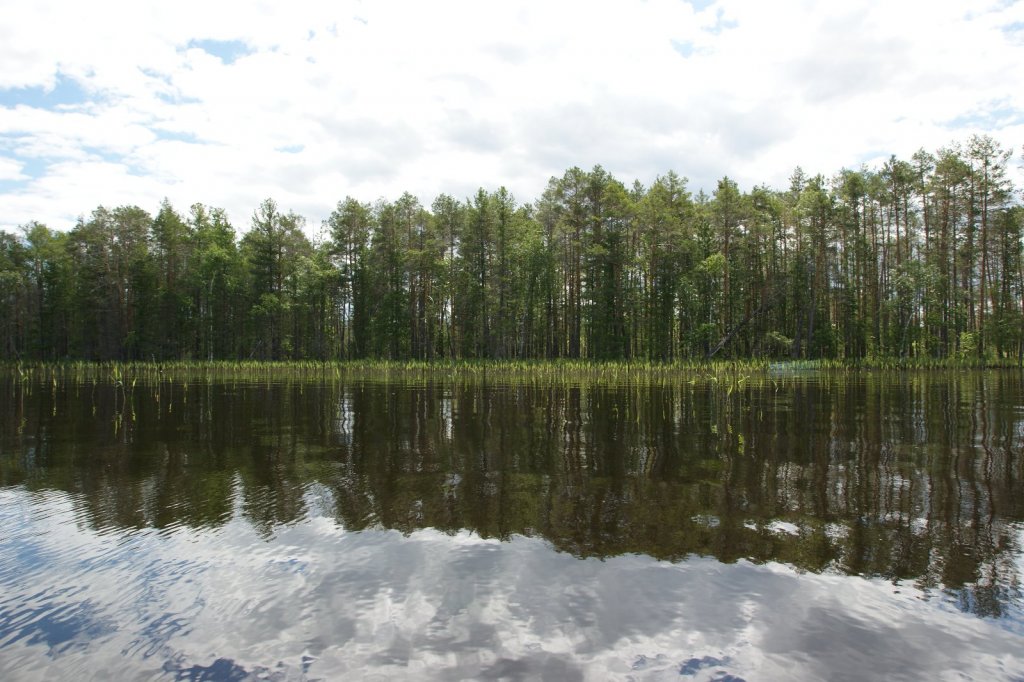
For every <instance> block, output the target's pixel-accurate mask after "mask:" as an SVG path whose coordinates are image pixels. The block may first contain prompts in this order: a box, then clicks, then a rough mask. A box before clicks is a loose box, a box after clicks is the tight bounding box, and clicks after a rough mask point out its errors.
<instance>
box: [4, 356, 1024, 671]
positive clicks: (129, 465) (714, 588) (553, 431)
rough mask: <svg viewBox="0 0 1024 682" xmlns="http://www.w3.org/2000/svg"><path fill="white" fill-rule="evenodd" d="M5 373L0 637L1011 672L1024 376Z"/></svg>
mask: <svg viewBox="0 0 1024 682" xmlns="http://www.w3.org/2000/svg"><path fill="white" fill-rule="evenodd" d="M3 390H4V393H3V395H4V396H6V397H5V401H9V402H10V404H11V405H12V406H13V407H14V409H13V410H4V411H3V413H4V414H3V416H2V417H0V420H2V421H0V426H2V429H3V432H2V437H0V447H2V451H0V486H2V487H0V493H2V495H3V499H2V502H0V504H2V507H0V508H2V509H3V518H2V519H0V527H2V528H4V529H5V530H4V533H5V534H4V535H3V536H2V537H0V559H2V561H3V563H2V564H0V583H2V585H3V587H4V588H5V591H6V593H7V594H8V595H10V596H8V597H5V598H4V601H3V602H2V604H0V658H3V659H4V660H5V661H13V660H21V659H20V658H19V657H21V656H24V661H28V660H31V657H32V655H34V654H32V655H30V653H29V652H30V651H36V650H37V649H39V648H40V647H43V648H46V650H47V651H49V652H50V656H51V658H59V657H61V656H67V654H68V653H69V652H74V651H76V648H77V649H88V650H89V660H90V661H99V660H107V659H106V658H104V657H103V656H102V655H100V653H98V652H102V651H103V646H104V645H103V644H102V643H104V642H109V645H110V647H111V652H113V649H115V648H116V649H117V651H118V655H119V656H121V657H124V656H127V657H129V658H130V659H133V660H135V659H138V660H149V659H150V658H153V659H154V660H155V661H158V662H159V663H158V664H157V663H154V665H157V667H159V671H158V672H160V671H162V673H164V674H166V675H168V676H171V677H176V678H178V679H242V678H244V677H245V676H247V675H253V676H259V675H263V676H271V677H273V676H274V675H279V676H283V677H284V678H288V677H296V676H297V677H301V676H303V675H307V674H308V675H310V676H313V677H316V676H321V677H322V676H324V675H325V674H326V673H325V672H324V671H333V673H338V674H340V673H341V672H346V673H347V674H354V675H356V676H359V675H365V674H369V673H370V672H374V671H376V672H380V671H390V672H386V674H398V675H399V676H408V677H415V676H416V674H417V671H419V672H420V673H423V672H424V671H430V672H431V675H432V676H433V675H435V674H436V673H437V672H438V671H445V672H444V674H443V675H437V676H438V677H450V678H452V679H459V678H460V676H461V677H466V676H470V677H488V676H491V677H511V678H517V677H524V676H526V677H529V676H539V677H542V678H544V677H547V678H551V679H567V678H572V677H573V676H574V675H578V676H584V675H585V676H588V677H589V676H594V675H596V676H598V677H603V676H607V675H634V676H639V677H643V676H653V677H658V676H659V675H662V674H666V675H669V674H670V676H672V677H677V676H679V675H683V676H685V677H687V678H690V677H692V678H696V679H701V678H709V677H715V679H723V677H722V676H723V675H726V674H728V675H734V676H736V677H741V676H744V675H746V676H748V677H750V676H751V675H752V676H753V677H752V679H753V678H759V677H770V675H768V674H767V673H766V672H764V671H765V670H775V671H776V673H777V674H779V675H782V676H791V675H793V674H795V672H794V671H796V672H799V674H798V675H796V676H798V677H799V676H806V677H812V678H813V677H815V676H821V677H832V678H841V677H843V674H842V673H843V671H850V672H851V674H853V671H859V672H857V673H856V674H854V676H855V677H862V678H863V677H864V676H865V675H867V676H871V675H868V674H867V671H875V672H876V673H878V674H883V673H885V672H886V671H892V670H893V669H898V668H893V667H892V666H894V665H896V666H899V665H900V664H901V663H900V661H902V665H906V664H907V662H908V661H910V660H913V665H914V666H918V668H919V669H918V670H917V671H911V673H912V674H910V676H911V677H917V676H922V677H923V676H926V675H925V673H926V672H927V671H929V670H931V671H933V672H936V673H937V672H940V671H943V670H947V671H948V670H953V669H958V670H963V671H967V672H970V671H974V672H975V673H976V672H978V671H987V673H986V674H993V675H995V676H996V677H1000V676H1004V674H1009V672H1012V671H1017V672H1014V673H1013V674H1021V668H1020V666H1021V660H1020V658H1019V655H1018V657H1017V658H1014V657H1012V656H1011V657H1009V658H1008V657H1007V656H1006V652H1008V651H1012V650H1020V648H1019V645H1020V644H1021V639H1020V635H1021V634H1022V632H1021V631H1022V630H1024V620H1022V618H1021V599H1020V557H1021V552H1022V547H1021V542H1022V539H1024V525H1022V517H1024V494H1022V493H1024V488H1022V484H1021V480H1022V479H1021V476H1022V473H1024V472H1022V464H1021V462H1022V457H1021V451H1020V449H1021V444H1022V424H1024V420H1022V416H1024V413H1022V410H1024V384H1022V382H1021V377H1020V376H1019V375H1017V374H1010V373H976V374H965V375H962V376H947V375H935V374H931V375H913V374H909V375H898V376H864V377H859V378H852V379H851V378H843V379H840V378H835V377H818V378H808V379H806V380H801V381H790V382H787V383H785V384H784V385H782V386H780V387H777V386H775V385H774V384H772V383H770V382H769V383H767V385H765V384H751V385H748V386H741V387H740V388H738V389H735V390H725V389H723V388H720V387H718V386H716V385H714V384H700V383H697V384H693V385H689V384H684V385H671V386H625V387H609V386H542V385H511V386H510V385H496V386H495V385H491V386H484V385H480V384H444V383H423V384H419V385H409V384H367V383H362V384H343V383H337V382H325V383H319V384H317V383H312V384H311V383H292V384H289V383H286V382H280V383H268V384H247V383H230V382H211V383H192V384H182V383H170V382H164V383H162V384H160V385H158V386H149V387H141V386H139V387H136V388H135V389H134V390H133V391H132V390H125V389H123V388H122V387H117V386H113V385H106V384H95V385H93V384H66V385H65V384H59V383H58V384H57V385H53V384H49V385H27V384H24V383H17V382H11V383H8V384H6V385H4V386H3ZM356 531H367V532H356ZM499 541H501V542H499ZM551 546H553V547H554V548H556V549H558V550H560V552H559V553H552V552H550V551H548V549H547V548H548V547H551ZM695 555H700V556H703V557H706V558H704V559H697V558H694V556H695ZM140 557H145V558H140ZM687 557H689V559H688V560H686V561H683V560H684V559H687ZM579 558H594V559H602V560H603V561H583V562H580V561H578V559H579ZM847 575H855V576H861V577H860V578H857V579H854V580H851V579H850V578H847V577H846V576H847ZM29 583H35V586H34V587H31V588H29V587H25V586H26V585H27V584H29ZM86 586H87V587H86ZM47 590H49V591H47ZM75 590H78V592H75ZM126 610H127V611H128V612H130V613H131V614H132V615H131V616H130V617H128V620H129V621H130V622H131V623H132V626H131V627H126V626H125V623H124V621H125V618H126V616H125V613H126ZM960 612H964V613H967V614H973V616H967V617H965V616H962V615H960ZM976 616H981V617H983V620H978V619H977V618H976ZM225 622H228V623H231V624H232V627H231V628H230V632H224V631H223V627H222V626H221V627H218V624H223V623H225ZM126 632H128V633H131V636H130V638H126V636H125V633H126ZM96 642H100V644H99V645H97V644H96ZM830 642H831V644H830ZM836 642H841V643H842V646H841V647H839V648H836V646H835V643H836ZM941 642H945V643H946V645H947V646H948V647H949V650H948V652H946V650H944V649H943V648H942V647H941V646H939V643H941ZM183 643H184V644H183ZM856 651H861V652H863V653H862V654H855V653H853V652H856ZM936 651H938V652H939V653H936ZM17 652H22V653H17ZM268 652H273V653H272V654H271V653H268ZM485 652H495V653H493V656H492V658H490V659H489V658H488V656H489V655H491V654H485ZM943 652H946V653H943ZM964 652H969V653H968V654H964ZM793 656H797V657H798V658H800V657H803V659H802V660H803V662H802V663H801V666H802V667H800V668H799V669H798V670H797V669H789V668H786V667H785V666H784V665H783V660H784V659H789V658H792V657H793ZM659 657H660V658H659ZM961 658H970V661H969V662H968V661H963V660H960V659H961ZM67 660H68V661H78V659H75V658H74V657H71V658H68V659H67ZM110 660H113V659H112V658H111V659H110ZM24 661H23V662H24ZM958 661H959V662H958ZM80 663H81V661H78V662H77V663H75V665H78V664H80ZM279 663H280V666H279V667H275V666H278V664H279ZM69 665H71V664H70V663H69ZM766 666H767V667H766ZM772 666H782V667H776V668H773V667H772ZM942 666H945V667H942ZM964 666H968V667H966V668H965V667H964ZM972 666H974V667H972ZM1015 666H1016V667H1015ZM6 667H7V666H6V665H4V666H0V668H6ZM8 669H13V668H8ZM787 670H788V672H787ZM601 671H605V672H601ZM758 671H761V672H758ZM79 672H80V671H79ZM114 676H115V677H116V676H118V675H114ZM326 676H327V678H331V676H332V675H331V674H326Z"/></svg>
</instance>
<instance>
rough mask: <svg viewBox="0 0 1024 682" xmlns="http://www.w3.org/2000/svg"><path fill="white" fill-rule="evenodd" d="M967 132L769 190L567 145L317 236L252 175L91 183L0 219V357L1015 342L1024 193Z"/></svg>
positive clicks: (912, 357) (999, 356) (826, 352)
mask: <svg viewBox="0 0 1024 682" xmlns="http://www.w3.org/2000/svg"><path fill="white" fill-rule="evenodd" d="M1007 163H1008V156H1007V153H1006V152H1005V151H1004V150H1002V149H1001V148H1000V146H999V145H998V143H996V142H995V141H994V140H992V139H991V138H986V137H975V138H972V139H971V140H970V141H969V143H968V144H967V145H965V146H963V147H962V146H959V145H952V146H950V147H948V148H945V149H941V150H939V151H938V152H936V153H935V154H930V153H928V152H924V151H919V152H917V153H915V154H914V155H913V157H912V159H911V160H910V161H904V160H900V159H897V158H895V157H893V158H891V159H889V160H888V161H887V162H885V163H884V164H883V165H882V167H881V168H880V169H878V170H872V169H868V168H861V169H858V170H847V169H844V170H842V171H840V172H839V173H838V174H837V175H836V176H835V177H834V178H833V179H831V180H828V179H826V178H825V177H824V176H821V175H816V176H809V175H807V174H806V173H804V172H803V171H802V170H801V169H799V168H797V169H796V170H795V171H794V172H793V174H792V177H791V179H790V186H789V187H788V188H787V189H786V190H784V191H776V190H772V189H769V188H767V187H763V186H760V187H755V188H753V189H752V190H751V191H749V192H745V191H743V190H741V188H740V187H739V186H738V185H737V184H736V183H735V182H734V181H733V180H731V179H729V178H722V180H720V181H719V182H718V183H717V185H716V187H715V190H714V193H713V194H712V195H711V196H708V195H706V194H704V193H703V192H698V193H697V194H696V195H693V194H691V193H690V191H689V190H688V189H687V180H686V179H685V178H683V177H681V176H678V175H676V174H675V173H673V172H669V173H667V174H665V175H664V176H662V177H658V178H656V179H655V181H654V182H653V183H652V184H651V186H650V187H647V188H645V187H643V186H642V185H641V184H640V183H639V182H634V183H633V184H632V185H631V186H629V187H628V188H627V186H626V185H624V184H623V183H622V182H620V181H619V180H618V179H616V178H615V177H613V176H612V175H611V174H610V173H608V171H606V170H605V169H603V168H602V167H600V166H596V167H594V168H593V169H591V170H590V171H584V170H582V169H580V168H570V169H569V170H567V171H566V172H565V173H564V174H563V175H562V176H560V177H554V178H551V179H550V181H549V182H548V185H547V187H546V188H545V190H544V192H543V194H542V196H541V197H540V199H539V200H538V201H537V202H536V203H533V204H521V203H519V202H517V201H516V199H515V198H514V197H512V195H511V194H510V193H509V192H508V191H507V190H506V189H504V188H499V189H498V190H496V191H490V190H487V189H485V188H480V189H479V190H478V191H477V192H475V193H474V195H473V196H472V197H470V198H467V199H465V200H458V199H456V198H454V197H451V196H447V195H441V196H439V197H438V198H437V199H436V200H435V201H434V202H433V203H432V204H431V206H430V209H429V210H428V209H426V208H424V207H423V206H422V205H421V204H420V201H419V200H418V199H417V198H416V197H413V196H412V195H410V194H408V193H406V194H404V195H402V196H401V197H399V198H398V199H397V200H395V201H387V200H380V201H378V202H377V203H375V204H373V205H370V204H365V203H361V202H359V201H357V200H356V199H353V198H351V197H348V198H346V199H345V200H343V201H341V202H339V203H338V205H337V207H336V208H335V210H334V211H333V212H332V213H331V215H330V216H329V218H328V219H327V220H326V221H324V224H323V230H322V235H323V238H322V240H320V241H318V242H316V243H313V242H311V241H310V239H309V237H308V236H307V234H306V231H305V225H304V222H303V220H302V218H301V217H300V216H298V215H296V214H294V213H292V212H285V211H282V210H280V209H279V208H278V206H277V204H276V203H275V202H274V201H273V200H271V199H267V200H266V201H264V202H263V203H261V204H260V206H259V207H257V209H256V211H255V212H254V214H253V217H252V224H251V229H250V230H249V231H248V232H247V233H246V234H245V235H244V236H243V237H242V238H241V239H240V240H239V239H238V238H237V236H236V233H235V230H234V228H233V227H232V226H231V225H230V224H229V223H228V221H227V219H226V216H225V214H224V212H223V211H222V210H220V209H216V208H211V207H206V206H204V205H201V204H196V205H194V206H192V207H191V209H190V212H189V214H188V215H187V216H182V215H180V214H179V213H177V212H176V211H175V209H174V208H173V207H172V206H171V205H170V203H169V202H167V201H166V200H165V201H164V202H163V203H162V204H161V205H160V207H159V210H158V211H157V213H156V215H155V217H154V216H150V215H149V214H148V213H147V212H146V211H144V210H142V209H140V208H138V207H132V206H124V207H118V208H114V209H107V208H104V207H99V208H97V209H96V210H95V211H93V212H92V214H90V215H89V217H88V218H87V219H86V218H83V219H82V220H80V222H79V223H78V224H77V225H76V226H75V227H74V228H73V229H72V230H70V231H69V232H67V233H60V232H55V231H52V230H50V229H48V228H47V227H45V226H43V225H39V224H36V223H30V224H29V225H26V226H25V227H24V228H23V230H22V234H21V235H19V236H15V235H7V234H4V235H2V241H0V284H2V289H0V292H2V296H0V312H2V314H3V317H2V318H0V334H2V339H0V341H2V345H0V355H2V357H3V358H7V359H15V358H24V359H36V360H60V359H67V358H82V359H90V360H122V361H123V360H143V359H144V360H150V361H169V360H178V359H180V360H190V359H205V360H214V359H254V360H287V359H293V360H294V359H316V360H321V361H325V360H354V359H365V358H377V359H389V360H393V361H404V360H407V359H409V360H417V361H438V360H443V361H450V360H456V359H494V360H508V361H511V360H520V359H531V358H532V359H540V358H545V359H571V360H580V361H591V360H600V361H603V362H617V361H625V360H646V361H652V362H659V363H674V362H679V361H689V360H694V359H700V358H705V357H710V356H713V357H715V358H725V359H730V358H751V357H754V358H756V357H772V358H791V359H804V360H822V359H824V360H841V361H843V362H848V363H861V364H862V363H864V362H880V363H886V362H889V361H890V360H892V359H894V358H899V359H900V361H901V362H905V361H906V362H922V363H930V362H932V361H935V360H942V359H945V358H955V359H958V360H957V361H958V362H962V361H966V360H967V358H973V359H975V360H977V361H978V362H983V363H996V364H1005V363H1010V362H1013V361H1018V362H1020V361H1021V360H1024V254H1022V239H1024V209H1022V208H1021V207H1020V206H1018V205H1015V204H1014V201H1013V199H1014V196H1015V189H1014V188H1013V186H1012V185H1011V184H1010V181H1009V179H1008V177H1009V176H1008V171H1007Z"/></svg>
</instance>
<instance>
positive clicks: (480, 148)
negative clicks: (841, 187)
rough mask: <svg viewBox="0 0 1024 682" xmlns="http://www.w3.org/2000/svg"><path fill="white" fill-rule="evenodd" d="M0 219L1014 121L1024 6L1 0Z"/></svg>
mask: <svg viewBox="0 0 1024 682" xmlns="http://www.w3.org/2000/svg"><path fill="white" fill-rule="evenodd" d="M0 12H2V14H3V16H4V17H5V19H4V21H3V22H2V23H0V229H5V230H13V229H16V228H17V227H18V226H19V225H24V224H26V223H27V222H29V221H33V220H36V221H39V222H42V223H45V224H47V225H49V226H50V227H53V228H57V229H68V228H70V227H72V226H73V225H74V223H75V221H76V220H77V218H78V217H79V216H82V215H88V214H89V213H90V212H91V211H92V210H93V209H95V208H96V207H97V206H99V205H103V206H107V207H113V206H120V205H130V204H136V205H138V206H141V207H142V208H145V209H146V210H149V211H151V212H154V213H155V212H156V210H157V209H158V207H159V203H160V201H161V200H162V199H163V198H165V197H166V198H168V199H169V200H170V201H171V203H172V204H173V205H174V206H175V207H176V208H177V209H178V210H179V211H180V212H183V213H185V212H187V210H188V207H189V206H191V205H192V204H194V203H196V202H201V203H204V204H207V205H210V206H216V207H222V208H224V209H225V210H226V211H227V213H228V216H229V217H230V219H231V221H232V223H233V224H234V225H235V227H236V229H238V230H239V231H240V232H241V231H245V230H246V229H248V226H249V224H250V220H251V216H252V213H253V210H254V209H255V208H256V206H257V205H258V204H259V203H260V202H261V201H262V200H263V199H265V198H267V197H271V198H273V199H274V200H275V201H277V203H278V204H279V206H281V207H282V208H283V209H285V210H293V211H295V212H296V213H298V214H300V215H302V216H304V217H305V218H306V219H307V229H310V230H313V231H315V230H316V229H318V228H319V226H320V223H321V221H322V220H323V219H324V218H326V217H327V216H328V215H329V214H330V212H331V210H332V209H333V208H334V207H335V205H336V204H337V203H338V202H339V201H340V200H342V199H344V198H345V197H346V196H352V197H355V198H357V199H359V200H360V201H366V202H372V201H375V200H376V199H378V198H385V199H395V198H397V197H398V196H400V195H401V194H402V192H406V191H408V192H411V193H412V194H414V195H415V196H417V197H419V199H420V201H421V202H422V203H423V204H424V205H426V206H429V205H430V203H431V202H432V201H433V199H434V198H435V197H436V196H437V195H438V194H440V193H448V194H452V195H454V196H455V197H457V198H465V197H467V196H470V195H471V194H473V193H475V190H476V189H477V188H478V187H484V188H487V189H489V190H490V189H496V188H497V187H499V186H505V187H507V188H508V189H509V190H510V191H511V192H512V193H513V195H514V196H515V197H516V198H517V199H518V200H519V201H520V202H521V203H525V202H532V201H534V200H536V199H537V198H538V197H539V196H540V194H541V192H542V191H543V189H544V186H545V185H546V184H547V182H548V179H549V178H550V177H552V176H560V175H561V174H562V173H564V171H565V170H566V169H568V168H570V167H572V166H579V167H581V168H584V169H589V168H591V167H593V166H594V165H596V164H600V165H602V166H603V167H604V168H605V169H606V170H608V171H609V172H611V173H612V174H613V175H615V176H616V177H617V178H619V179H620V180H622V181H623V182H625V183H627V184H631V183H632V181H633V180H634V179H637V180H640V181H641V182H642V183H644V184H645V185H649V184H650V183H651V182H652V181H653V180H654V179H655V178H656V177H657V176H658V175H663V174H665V173H666V172H667V171H669V170H674V171H675V172H677V173H679V174H680V175H682V176H685V177H687V178H688V179H689V187H690V188H691V190H693V191H697V190H700V189H704V190H706V191H708V192H709V193H710V192H711V191H713V189H714V187H715V184H716V182H717V180H718V179H720V178H721V177H723V176H725V175H728V176H729V177H731V178H733V179H734V180H736V181H737V182H738V183H739V185H740V187H741V188H742V189H750V188H751V187H753V186H754V185H757V184H768V185H769V186H772V187H779V188H781V187H786V186H788V182H787V178H788V177H789V176H790V175H791V174H792V171H793V170H794V168H795V167H796V166H798V165H799V166H801V167H802V168H803V169H804V170H805V171H806V172H808V173H810V174H815V173H822V174H825V175H826V176H831V175H832V174H834V173H836V172H837V171H838V170H839V169H841V168H844V167H846V168H856V167H859V166H860V165H862V164H868V165H869V166H870V165H874V164H877V163H880V162H881V161H883V160H885V159H887V158H889V156H890V155H892V154H895V155H897V156H899V157H902V158H909V157H910V155H911V154H912V153H913V152H914V151H916V150H917V149H920V148H925V149H927V150H929V151H934V150H937V149H938V148H940V147H942V146H946V145H949V144H951V143H955V142H966V141H967V140H968V139H969V138H970V136H971V135H973V134H988V135H991V136H992V137H994V138H995V139H996V140H997V141H998V142H1000V143H1001V144H1002V145H1003V147H1004V148H1006V149H1013V150H1014V151H1015V156H1014V159H1013V161H1012V162H1011V166H1012V168H1011V170H1012V171H1013V173H1014V174H1015V179H1018V185H1020V182H1019V178H1020V176H1021V172H1020V165H1021V161H1020V159H1021V145H1022V143H1024V2H1006V1H1005V0H1004V1H1000V2H991V1H989V0H975V1H972V2H947V1H943V0H924V1H919V0H905V1H904V0H882V1H878V2H876V1H874V0H846V1H844V2H842V3H838V2H801V1H799V0H793V1H787V0H778V1H777V2H765V1H764V0H717V1H709V0H693V1H691V2H687V1H686V0H628V1H627V0H615V1H608V2H592V1H587V0H579V1H576V0H568V1H559V0H550V1H549V2H543V3H542V2H537V1H535V2H525V1H521V2H517V1H512V0H508V1H505V2H500V3H499V2H488V1H485V0H471V1H465V2H463V1H458V0H456V1H451V0H438V1H432V2H422V1H415V0H408V1H406V0H394V1H389V0H382V1H377V2H359V1H354V2H353V1H347V0H330V1H328V2H304V1H302V0H294V1H293V2H290V3H282V2H276V1H272V0H255V1H247V2H240V1H237V0H202V1H201V2H200V1H198V0H176V1H175V2H173V3H172V2H138V0H127V1H121V0H94V1H92V2H71V1H68V0H34V1H33V2H30V3H26V2H15V0H0Z"/></svg>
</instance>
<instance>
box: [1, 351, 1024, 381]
mask: <svg viewBox="0 0 1024 682" xmlns="http://www.w3.org/2000/svg"><path fill="white" fill-rule="evenodd" d="M983 369H1022V368H1021V367H1020V365H1019V364H1018V363H1017V362H1016V361H1015V360H1009V359H1008V360H1006V361H1005V362H992V361H989V362H982V361H979V360H976V359H959V358H958V359H946V360H934V359H903V360H899V359H883V360H876V361H858V362H850V361H842V360H801V361H791V362H775V361H769V360H763V359H759V360H730V361H719V362H692V363H691V362H677V363H650V362H584V361H570V360H562V361H494V360H491V361H457V362H425V361H389V360H364V361H345V362H317V361H287V362H271V361H211V362H194V361H172V362H82V361H75V362H65V363H11V362H8V363H2V364H0V373H3V374H6V375H7V376H8V377H9V378H14V379H15V380H20V381H53V382H61V383H64V382H70V383H80V382H88V383H96V382H110V383H114V384H119V385H122V386H129V385H131V386H134V385H135V384H139V383H141V384H144V385H145V384H152V383H159V382H163V381H186V382H193V381H202V380H242V381H246V380H248V381H263V380H268V381H273V380H285V381H287V380H301V381H320V380H328V381H335V380H352V381H417V380H430V381H453V382H479V381H482V382H488V381H490V382H510V383H551V384H558V383H563V382H569V383H583V384H598V385H600V384H610V385H617V384H666V383H677V382H682V383H691V384H692V383H711V384H721V385H723V386H733V387H736V386H738V385H742V384H744V383H748V382H749V383H753V384H756V383H762V382H764V383H774V384H776V385H778V384H779V382H780V381H781V382H784V381H786V380H789V379H794V378H800V377H804V378H806V377H807V376H809V375H821V374H825V375H842V374H848V373H857V372H878V371H948V370H983ZM1022 371H1024V369H1022Z"/></svg>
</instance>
